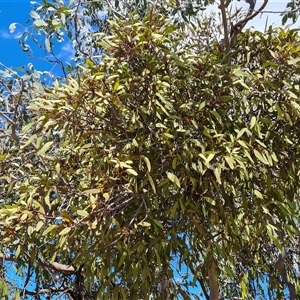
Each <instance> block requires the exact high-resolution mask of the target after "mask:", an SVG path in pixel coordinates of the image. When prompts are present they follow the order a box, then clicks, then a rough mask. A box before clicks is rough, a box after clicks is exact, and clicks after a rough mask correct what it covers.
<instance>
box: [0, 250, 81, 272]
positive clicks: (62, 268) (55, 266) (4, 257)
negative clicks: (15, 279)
mask: <svg viewBox="0 0 300 300" xmlns="http://www.w3.org/2000/svg"><path fill="white" fill-rule="evenodd" d="M0 260H1V261H3V262H5V261H12V262H16V261H17V258H16V256H15V255H14V254H3V253H0ZM38 263H39V265H40V266H41V267H42V268H49V269H51V270H53V271H55V272H58V273H62V274H65V275H71V274H74V273H75V272H76V270H75V268H74V267H72V266H68V265H64V264H60V263H57V262H48V263H45V262H41V261H39V262H38Z"/></svg>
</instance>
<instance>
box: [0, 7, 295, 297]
mask: <svg viewBox="0 0 300 300" xmlns="http://www.w3.org/2000/svg"><path fill="white" fill-rule="evenodd" d="M199 22H200V21H199ZM194 31H195V27H193V26H188V25H184V27H181V26H179V25H175V24H174V23H173V22H171V21H170V20H168V19H166V17H165V16H163V15H161V14H159V13H156V12H155V11H153V10H150V11H149V12H148V13H147V14H146V16H145V17H144V19H143V20H142V22H141V21H139V19H138V18H136V17H135V16H134V15H133V16H131V17H130V18H128V19H127V20H115V21H114V22H113V21H111V22H110V27H109V32H110V34H109V36H105V37H104V38H102V40H101V42H98V45H99V47H100V46H101V48H104V49H105V53H106V54H105V55H104V56H103V57H102V61H101V63H99V64H97V65H91V66H89V67H88V66H86V67H82V69H83V71H82V75H81V76H80V78H78V79H74V78H72V77H71V76H70V77H69V78H68V80H67V82H66V83H65V84H61V83H59V82H56V84H55V85H54V87H53V89H49V90H45V92H44V93H43V95H42V96H40V97H38V98H35V99H34V100H32V101H30V104H29V107H28V109H29V110H30V111H31V112H34V114H35V115H36V117H35V118H33V119H32V121H31V122H30V123H29V124H27V125H26V126H25V127H23V129H22V139H21V141H20V142H19V146H18V147H15V148H11V149H6V150H5V151H6V153H5V156H3V157H1V162H0V169H1V181H0V184H1V190H0V191H1V192H0V197H1V199H5V201H6V203H7V205H5V206H4V207H2V208H1V209H0V230H1V236H2V244H1V247H0V250H1V252H3V253H7V251H9V252H10V253H13V254H14V255H15V256H16V259H17V261H18V263H19V265H20V266H21V267H22V266H24V265H25V264H28V263H30V265H31V266H32V268H33V269H35V270H36V271H37V270H40V271H39V272H40V273H43V272H44V273H47V272H48V273H49V272H50V271H49V270H52V271H57V269H55V267H54V262H55V263H60V264H64V265H67V266H69V265H71V266H73V267H74V270H78V269H79V268H80V266H82V265H84V278H85V292H84V293H85V294H86V296H88V295H90V297H93V295H94V293H97V297H98V299H99V298H101V299H106V298H107V299H109V298H112V299H115V298H114V297H120V295H121V297H122V298H123V299H126V298H130V299H140V298H148V297H149V296H150V295H152V296H153V297H154V298H159V297H163V296H162V294H163V293H168V294H169V295H173V296H174V298H175V297H179V296H180V295H181V297H183V298H184V297H185V298H186V297H192V295H191V292H190V291H189V288H190V287H191V286H195V285H196V284H197V282H199V283H200V284H201V286H202V289H203V290H204V293H206V292H205V290H206V291H207V290H208V286H209V282H208V280H207V274H209V272H210V269H211V267H212V266H215V269H216V272H217V274H218V279H219V285H220V288H219V290H220V296H222V297H226V296H232V297H233V296H237V297H246V296H250V295H252V296H255V295H257V292H258V288H257V284H253V283H251V279H257V278H260V276H264V275H265V274H266V273H268V274H273V275H272V281H270V282H271V283H272V286H270V293H272V291H273V292H274V294H273V296H274V297H275V295H276V296H277V297H279V298H280V297H283V294H282V293H283V291H282V285H281V279H280V277H279V276H278V275H277V274H276V273H275V272H274V256H273V255H274V253H276V252H278V250H280V249H281V248H282V246H288V247H291V245H293V244H294V242H295V241H296V238H297V236H298V235H299V232H298V229H297V220H298V219H299V179H298V178H299V136H300V132H299V128H300V127H298V126H299V114H300V103H299V98H298V96H297V95H299V77H300V67H299V63H298V62H299V58H298V57H299V52H300V46H299V36H298V35H297V34H296V33H295V32H292V31H287V32H286V31H283V30H281V31H275V30H272V29H270V30H269V31H268V32H267V33H266V34H261V33H259V32H251V31H247V32H246V33H245V34H243V35H241V36H240V37H239V39H238V42H237V43H238V44H237V47H236V49H232V51H233V54H232V57H234V58H235V59H234V60H233V65H231V66H228V65H226V64H224V63H223V62H224V61H223V56H224V55H223V53H222V51H220V49H221V48H222V47H221V48H220V46H219V45H218V44H217V43H216V44H212V45H211V48H210V49H209V51H200V50H199V49H202V48H201V47H200V46H199V45H203V42H202V41H201V39H199V40H197V38H196V37H195V35H193V32H194ZM187 33H190V34H189V35H187ZM190 36H193V39H191V38H190ZM199 47H200V48H199ZM8 203H9V204H8ZM174 257H176V258H177V259H178V261H177V262H178V265H174V263H175V260H174V259H173V258H174ZM87 258H88V259H87ZM87 260H88V262H87ZM292 263H293V261H292V260H291V264H292ZM181 266H188V268H189V270H190V272H191V273H192V276H193V278H192V280H191V279H190V278H184V277H182V278H180V281H178V278H176V277H177V276H178V275H177V272H175V270H176V269H178V270H179V271H180V267H181ZM288 272H289V273H290V276H292V278H295V271H294V269H293V267H290V268H288ZM43 276H44V277H41V278H43V280H47V278H46V275H45V274H44V275H43ZM41 278H40V279H39V282H41V281H40V280H42V279H41ZM45 278H46V279H45ZM165 278H167V279H168V287H167V288H163V287H162V286H163V283H162V282H163V281H164V280H165ZM261 283H262V281H259V280H258V285H259V284H261ZM3 284H4V283H3ZM299 288H300V287H299V286H297V289H298V292H300V290H299ZM261 292H262V293H263V289H262V291H261ZM206 294H207V293H206ZM94 297H95V296H94ZM195 297H197V296H195ZM198 298H199V296H198Z"/></svg>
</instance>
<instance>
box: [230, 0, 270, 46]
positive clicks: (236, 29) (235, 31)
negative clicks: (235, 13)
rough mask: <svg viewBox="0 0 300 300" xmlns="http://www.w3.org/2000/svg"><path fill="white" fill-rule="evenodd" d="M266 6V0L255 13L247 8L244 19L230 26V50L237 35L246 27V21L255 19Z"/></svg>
mask: <svg viewBox="0 0 300 300" xmlns="http://www.w3.org/2000/svg"><path fill="white" fill-rule="evenodd" d="M267 4H268V0H264V3H263V5H262V6H261V7H260V8H259V9H258V10H257V11H256V12H253V9H252V8H251V7H249V10H248V13H247V15H246V17H245V18H244V19H242V20H240V21H238V22H237V23H236V24H231V30H230V48H232V46H233V44H234V42H235V40H236V38H237V36H238V34H239V33H240V32H241V31H242V30H243V28H244V27H245V26H246V24H247V23H248V21H250V20H252V19H253V18H255V17H256V16H257V15H258V14H259V13H261V12H262V10H263V9H264V8H265V7H266V5H267Z"/></svg>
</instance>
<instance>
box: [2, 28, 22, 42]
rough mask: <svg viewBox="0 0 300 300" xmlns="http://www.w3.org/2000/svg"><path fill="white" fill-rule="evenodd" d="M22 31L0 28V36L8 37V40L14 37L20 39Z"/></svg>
mask: <svg viewBox="0 0 300 300" xmlns="http://www.w3.org/2000/svg"><path fill="white" fill-rule="evenodd" d="M21 34H22V33H21V32H16V31H15V32H13V33H10V32H9V31H8V30H6V29H0V38H2V39H6V40H12V39H18V38H19V37H20V36H21Z"/></svg>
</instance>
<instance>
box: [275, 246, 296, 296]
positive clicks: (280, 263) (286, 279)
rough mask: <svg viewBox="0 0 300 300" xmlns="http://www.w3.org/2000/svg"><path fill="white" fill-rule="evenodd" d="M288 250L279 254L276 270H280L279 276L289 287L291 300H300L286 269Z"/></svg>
mask: <svg viewBox="0 0 300 300" xmlns="http://www.w3.org/2000/svg"><path fill="white" fill-rule="evenodd" d="M286 254H287V253H286V250H285V249H283V250H282V253H280V254H279V256H278V259H277V261H276V263H275V268H276V269H277V270H278V273H279V275H280V276H281V277H282V279H283V281H284V283H285V284H286V285H287V287H288V289H289V293H290V300H297V299H299V298H298V297H297V294H296V288H295V285H294V284H292V283H291V282H290V280H289V276H288V274H287V271H286V268H285V265H284V263H285V258H286Z"/></svg>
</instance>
